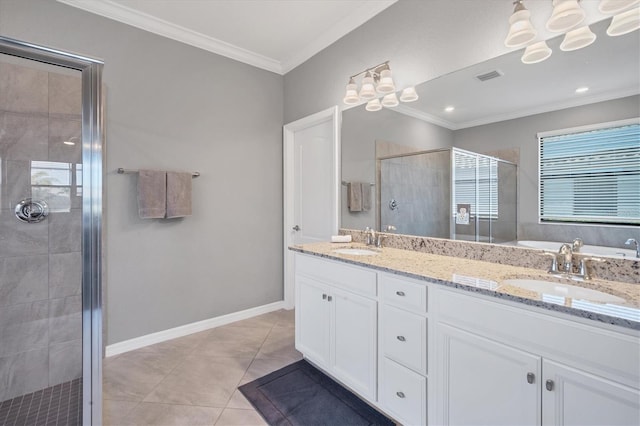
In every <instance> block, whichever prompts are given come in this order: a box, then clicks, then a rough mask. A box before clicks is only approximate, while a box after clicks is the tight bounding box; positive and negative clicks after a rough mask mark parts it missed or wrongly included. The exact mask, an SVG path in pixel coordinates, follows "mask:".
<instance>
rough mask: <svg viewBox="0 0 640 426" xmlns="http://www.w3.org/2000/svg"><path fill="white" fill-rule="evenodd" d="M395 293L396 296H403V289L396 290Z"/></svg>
mask: <svg viewBox="0 0 640 426" xmlns="http://www.w3.org/2000/svg"><path fill="white" fill-rule="evenodd" d="M396 294H397V295H398V296H404V291H396Z"/></svg>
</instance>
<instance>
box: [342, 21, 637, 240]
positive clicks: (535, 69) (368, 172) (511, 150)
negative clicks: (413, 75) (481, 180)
mask: <svg viewBox="0 0 640 426" xmlns="http://www.w3.org/2000/svg"><path fill="white" fill-rule="evenodd" d="M609 23H610V21H609V20H605V21H602V22H599V23H596V24H593V25H592V26H591V28H592V30H593V32H594V33H595V34H596V35H597V40H596V41H595V43H593V44H592V45H590V46H588V47H586V48H584V49H580V50H577V51H573V52H562V51H560V49H559V45H560V43H561V41H562V37H557V38H554V39H552V40H549V41H548V44H549V46H550V47H551V48H552V49H553V50H554V51H555V53H554V54H553V55H552V56H551V57H550V58H549V59H548V60H546V61H544V62H542V63H539V64H535V65H525V64H523V63H522V62H521V61H520V56H521V55H522V51H521V50H518V51H514V52H511V53H508V54H506V55H503V56H501V57H498V58H494V59H492V60H489V61H486V62H484V63H481V64H477V65H474V66H472V67H469V68H466V69H462V70H459V71H457V72H454V73H451V74H448V75H445V76H442V77H439V78H437V79H434V80H431V81H428V82H425V83H423V84H421V85H419V86H418V87H417V91H418V93H419V95H420V99H419V100H418V101H417V102H415V103H413V104H411V107H410V108H409V107H407V106H406V105H403V106H401V107H397V108H392V109H391V108H383V109H382V110H381V111H378V112H367V111H365V110H364V106H359V107H356V108H351V109H348V110H345V111H344V112H343V119H342V180H343V181H347V182H351V181H356V182H376V179H377V173H378V170H379V169H378V168H377V167H376V164H377V162H378V161H379V160H380V159H382V158H387V157H388V158H391V157H394V156H399V155H400V154H403V155H404V154H409V153H411V152H423V151H433V150H437V149H451V148H454V147H455V148H460V149H464V150H468V151H471V152H474V153H481V154H485V155H489V156H492V157H496V158H499V159H501V160H506V161H507V162H511V163H514V164H517V166H518V167H517V170H518V171H517V180H518V183H517V191H513V192H514V196H513V197H514V198H515V201H516V209H517V231H516V233H517V236H516V238H513V240H516V239H517V240H538V241H544V240H547V241H564V242H566V241H572V240H573V239H574V238H577V237H580V238H582V239H583V240H584V241H585V244H590V245H600V246H610V247H620V248H628V247H625V246H624V242H625V241H626V240H627V239H628V238H632V237H633V238H636V239H638V238H640V228H639V227H638V226H631V225H618V226H616V225H584V224H578V223H568V224H558V223H541V222H540V220H539V205H538V203H539V188H538V175H539V171H538V148H539V147H538V137H537V135H538V134H539V133H543V132H552V131H557V130H561V129H572V128H576V127H580V126H589V125H595V124H599V123H607V122H615V121H620V120H628V119H634V118H636V119H637V118H638V117H639V116H640V96H639V93H640V77H639V76H640V37H638V33H637V31H636V32H632V33H630V34H627V35H623V36H620V37H609V36H607V35H606V28H607V26H608V24H609ZM493 71H495V72H493ZM486 74H491V75H494V76H497V77H496V78H491V79H484V78H482V79H479V78H477V76H481V75H486ZM482 80H484V81H482ZM584 87H588V90H586V91H585V90H584V89H582V90H579V91H577V90H576V89H579V88H584ZM448 106H453V107H454V109H453V110H449V111H447V110H446V107H448ZM637 144H638V146H639V147H640V140H638V141H637ZM638 152H640V150H639V151H638ZM638 155H640V154H638ZM399 158H400V157H399ZM402 158H404V157H402ZM412 161H417V160H412ZM637 161H638V162H640V158H637ZM498 164H503V163H502V162H500V163H498ZM504 164H508V163H504ZM385 167H387V166H385ZM408 167H413V166H408ZM389 168H391V167H390V165H389ZM639 170H640V169H639ZM389 173H391V172H389ZM497 173H498V175H500V173H501V170H500V167H499V166H498V170H497ZM505 173H506V172H505ZM418 174H419V173H418ZM514 174H515V173H514ZM415 176H416V173H405V179H406V180H405V181H403V182H402V183H399V184H402V185H404V186H405V187H413V186H418V184H417V183H416V182H417V181H416V180H415ZM390 178H391V176H390ZM499 179H500V177H498V180H499ZM511 180H514V181H515V179H511ZM445 186H446V184H445ZM489 187H490V185H489ZM413 190H414V191H415V192H416V193H419V192H422V193H425V192H428V193H429V195H428V197H427V199H429V197H431V199H435V198H437V195H436V194H437V193H438V191H442V188H441V187H438V190H437V191H435V192H429V191H428V190H427V188H424V187H422V186H421V187H420V188H419V189H418V188H414V189H413ZM480 190H482V189H480ZM375 192H376V195H377V198H378V199H380V196H381V188H380V187H379V186H376V187H375ZM639 192H640V191H639ZM515 194H517V195H515ZM498 195H499V196H498V204H499V203H500V200H501V198H502V197H500V191H498ZM507 198H508V197H507ZM637 198H638V200H639V202H640V194H639V196H638V197H637ZM345 199H346V190H345V189H344V187H343V194H342V203H341V204H342V206H343V207H342V214H341V227H343V228H347V229H364V228H365V227H366V226H374V225H375V226H376V227H377V229H382V228H384V227H386V226H387V225H389V224H392V225H395V226H396V227H397V228H398V229H399V230H401V229H405V231H400V232H403V233H404V232H406V233H409V234H411V235H416V234H418V232H417V231H415V230H413V229H410V228H411V227H409V226H408V225H406V224H404V223H386V222H387V221H388V219H385V218H383V217H382V212H383V211H384V207H385V206H384V203H385V202H386V203H387V204H388V202H389V200H386V201H384V200H380V201H377V203H376V204H377V205H376V208H375V209H371V210H370V211H367V212H358V213H351V212H349V211H348V209H347V208H346V203H345V202H344V200H345ZM511 201H514V200H513V199H512V200H511ZM396 203H397V206H398V210H397V211H398V213H399V214H400V213H401V212H402V203H400V202H398V200H396ZM455 204H467V203H466V202H460V203H455V202H453V200H452V202H451V203H446V205H447V208H446V209H447V210H448V219H449V220H447V221H446V223H447V224H450V223H452V222H451V221H452V220H454V219H455V218H454V212H455V210H456V207H458V206H457V205H455ZM386 209H387V210H388V209H389V207H388V205H387V206H386ZM428 213H429V214H422V213H421V214H422V215H423V216H425V217H426V216H428V217H432V216H433V215H436V214H435V213H433V215H432V214H431V210H429V211H428ZM491 214H492V212H490V211H489V212H487V215H488V217H491ZM482 216H483V215H482V214H481V215H480V217H482ZM414 220H415V215H414ZM432 222H433V220H432ZM513 222H515V221H513ZM487 223H490V224H493V223H494V222H492V221H487ZM411 226H412V227H413V226H414V224H412V225H411ZM460 226H467V225H460ZM482 226H484V225H482V224H480V226H479V228H480V229H478V230H477V232H476V230H475V229H474V230H473V232H465V233H462V232H456V229H455V228H454V229H449V231H450V233H449V234H448V235H446V232H442V229H438V231H437V232H435V233H434V234H435V235H434V236H445V237H447V238H452V237H454V236H455V237H456V238H461V237H462V236H463V234H464V235H465V238H467V239H475V238H471V237H469V235H474V236H475V235H476V234H477V235H479V237H478V238H477V239H478V240H481V241H482V240H485V241H493V242H503V241H505V242H506V241H507V239H506V238H499V239H498V238H496V237H495V236H494V238H493V240H492V239H491V238H490V237H491V234H490V233H489V232H488V231H485V232H483V230H482V229H481V228H482ZM423 227H424V226H423ZM482 235H484V236H486V238H482V237H480V236H482Z"/></svg>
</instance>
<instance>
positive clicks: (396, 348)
mask: <svg viewBox="0 0 640 426" xmlns="http://www.w3.org/2000/svg"><path fill="white" fill-rule="evenodd" d="M382 350H383V353H384V355H385V356H387V357H389V358H391V359H393V360H395V361H397V362H399V363H400V364H402V365H404V366H406V367H409V368H411V369H412V370H415V371H417V372H418V373H420V374H424V375H426V374H427V319H426V318H425V317H422V316H419V315H416V314H412V313H410V312H407V311H403V310H401V309H398V308H394V307H392V306H384V307H383V308H382Z"/></svg>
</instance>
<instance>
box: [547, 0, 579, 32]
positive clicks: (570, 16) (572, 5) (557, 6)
mask: <svg viewBox="0 0 640 426" xmlns="http://www.w3.org/2000/svg"><path fill="white" fill-rule="evenodd" d="M586 15H587V14H586V13H585V11H584V10H583V9H582V8H581V7H580V5H579V4H578V0H553V13H552V14H551V17H550V18H549V20H548V21H547V29H548V30H549V31H552V32H555V33H560V32H565V31H568V30H570V29H571V28H573V27H575V26H576V25H578V24H579V23H581V22H582V21H584V18H585V16H586Z"/></svg>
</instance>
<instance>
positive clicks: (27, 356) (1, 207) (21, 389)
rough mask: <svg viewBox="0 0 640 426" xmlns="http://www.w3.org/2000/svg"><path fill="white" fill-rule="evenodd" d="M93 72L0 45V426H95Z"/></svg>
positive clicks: (51, 54) (97, 167) (19, 46)
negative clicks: (23, 425)
mask: <svg viewBox="0 0 640 426" xmlns="http://www.w3.org/2000/svg"><path fill="white" fill-rule="evenodd" d="M101 71H102V64H101V62H99V61H96V60H93V59H88V58H84V57H80V56H77V55H71V54H66V53H63V52H59V51H55V50H52V49H47V48H42V47H38V46H34V45H31V44H28V43H23V42H19V41H16V40H12V39H8V38H4V37H0V425H4V424H40V423H42V424H71V425H73V424H81V423H82V424H85V425H88V424H92V423H94V424H100V423H101V388H102V379H101V358H102V323H101V315H102V312H101V261H102V260H101V211H102V130H101V126H102V105H101V102H100V99H101V93H100V90H101Z"/></svg>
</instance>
